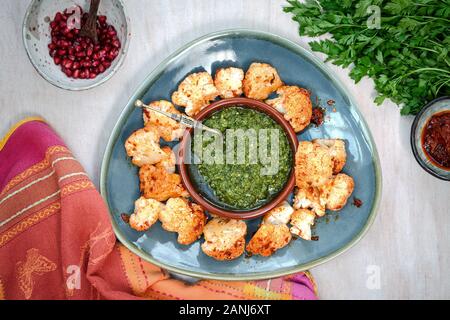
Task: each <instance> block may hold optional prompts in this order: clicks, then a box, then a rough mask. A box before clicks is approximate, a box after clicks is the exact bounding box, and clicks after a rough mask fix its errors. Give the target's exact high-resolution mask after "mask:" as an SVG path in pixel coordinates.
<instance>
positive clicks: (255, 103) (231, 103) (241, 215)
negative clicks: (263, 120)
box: [178, 97, 298, 220]
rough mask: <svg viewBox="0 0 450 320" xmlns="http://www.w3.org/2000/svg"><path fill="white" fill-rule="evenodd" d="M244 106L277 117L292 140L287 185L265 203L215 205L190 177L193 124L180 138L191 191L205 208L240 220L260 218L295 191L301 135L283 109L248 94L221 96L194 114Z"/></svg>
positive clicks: (200, 115)
mask: <svg viewBox="0 0 450 320" xmlns="http://www.w3.org/2000/svg"><path fill="white" fill-rule="evenodd" d="M235 106H239V107H243V108H250V109H253V110H256V111H259V112H261V113H264V114H265V115H267V116H269V117H270V118H272V119H273V120H275V121H276V122H277V123H278V124H279V125H280V126H281V127H282V128H283V130H284V132H285V133H286V136H287V139H288V141H289V145H290V147H291V151H292V167H291V170H290V173H289V176H288V178H287V180H286V182H285V184H284V186H283V188H282V189H281V190H280V191H279V192H278V194H277V195H276V196H275V197H274V198H273V199H272V200H270V201H269V202H267V203H266V204H264V205H263V206H261V207H259V208H256V209H252V210H247V211H244V210H242V211H239V210H226V209H224V208H221V207H218V206H215V205H214V204H212V203H211V202H210V201H208V200H206V199H205V198H204V197H203V196H202V195H201V194H200V193H199V192H197V190H196V187H195V186H194V184H193V183H192V181H191V179H190V174H189V171H188V167H189V164H186V163H185V161H184V160H185V157H186V152H185V150H186V147H187V146H188V142H189V141H190V140H191V134H192V132H193V129H192V128H189V129H187V130H186V131H185V132H184V134H183V138H182V139H181V141H180V144H179V149H178V159H179V161H178V168H179V172H180V176H181V181H182V182H183V185H184V186H185V188H186V189H187V191H188V192H189V195H190V196H191V197H192V198H193V199H194V200H195V202H197V203H198V204H200V205H201V206H202V207H203V208H205V209H206V210H207V211H208V212H210V213H213V214H217V215H219V216H222V217H226V218H232V219H240V220H247V219H254V218H258V217H260V216H262V215H264V214H265V213H267V212H269V211H270V210H272V209H273V208H275V207H276V206H277V205H279V204H280V203H281V202H282V201H284V200H286V198H287V196H288V195H289V194H290V193H291V192H292V190H293V189H294V185H295V172H294V166H295V153H296V151H297V147H298V138H297V134H296V133H295V131H294V129H293V128H292V126H291V125H290V124H289V122H287V121H286V120H285V119H284V117H283V115H282V114H281V113H279V112H278V111H277V110H276V109H275V108H273V107H271V106H269V105H268V104H266V103H264V102H262V101H259V100H255V99H250V98H244V97H235V98H227V99H221V100H218V101H215V102H213V103H211V104H210V105H208V106H207V107H205V108H204V109H202V110H201V111H200V112H199V113H198V114H197V115H195V116H194V119H195V120H204V119H206V118H207V117H208V116H211V115H212V114H213V113H215V112H218V111H220V110H224V109H226V108H230V107H235Z"/></svg>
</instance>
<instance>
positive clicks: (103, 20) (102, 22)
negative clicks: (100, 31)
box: [97, 16, 107, 24]
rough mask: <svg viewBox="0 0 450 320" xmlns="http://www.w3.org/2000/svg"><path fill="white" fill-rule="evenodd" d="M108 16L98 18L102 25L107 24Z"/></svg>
mask: <svg viewBox="0 0 450 320" xmlns="http://www.w3.org/2000/svg"><path fill="white" fill-rule="evenodd" d="M106 19H107V18H106V16H98V17H97V20H98V22H99V23H100V24H105V23H106Z"/></svg>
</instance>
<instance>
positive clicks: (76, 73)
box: [72, 69, 80, 79]
mask: <svg viewBox="0 0 450 320" xmlns="http://www.w3.org/2000/svg"><path fill="white" fill-rule="evenodd" d="M79 76H80V70H78V69H76V70H74V71H73V73H72V77H74V78H75V79H77V78H78V77H79Z"/></svg>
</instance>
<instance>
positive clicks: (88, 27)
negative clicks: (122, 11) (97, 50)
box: [80, 0, 100, 44]
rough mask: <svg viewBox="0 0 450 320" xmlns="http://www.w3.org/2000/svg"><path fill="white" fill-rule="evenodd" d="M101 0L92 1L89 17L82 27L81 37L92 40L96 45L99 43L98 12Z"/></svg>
mask: <svg viewBox="0 0 450 320" xmlns="http://www.w3.org/2000/svg"><path fill="white" fill-rule="evenodd" d="M99 5H100V0H91V5H90V7H89V13H88V17H87V19H86V22H85V23H84V25H83V26H82V27H81V31H80V36H82V37H88V38H90V39H91V40H92V41H93V42H94V44H97V43H98V37H97V12H98V7H99Z"/></svg>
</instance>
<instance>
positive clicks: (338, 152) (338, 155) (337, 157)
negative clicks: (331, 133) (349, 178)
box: [312, 139, 347, 174]
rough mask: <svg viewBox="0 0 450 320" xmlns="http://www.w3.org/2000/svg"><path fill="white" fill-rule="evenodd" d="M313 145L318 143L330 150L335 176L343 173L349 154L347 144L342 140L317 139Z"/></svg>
mask: <svg viewBox="0 0 450 320" xmlns="http://www.w3.org/2000/svg"><path fill="white" fill-rule="evenodd" d="M312 142H313V143H318V144H320V145H322V146H325V147H327V148H328V150H329V152H330V155H331V159H332V160H333V174H338V173H339V172H341V171H342V169H343V168H344V166H345V162H346V161H347V152H346V151H345V142H344V140H341V139H315V140H313V141H312Z"/></svg>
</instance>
